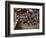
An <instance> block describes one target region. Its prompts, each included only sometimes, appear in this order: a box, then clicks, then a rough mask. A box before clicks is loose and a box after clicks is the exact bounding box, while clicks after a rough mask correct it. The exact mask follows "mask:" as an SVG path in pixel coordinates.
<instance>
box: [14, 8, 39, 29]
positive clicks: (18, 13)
mask: <svg viewBox="0 0 46 38" xmlns="http://www.w3.org/2000/svg"><path fill="white" fill-rule="evenodd" d="M20 29H39V9H35V8H34V9H33V8H14V30H20Z"/></svg>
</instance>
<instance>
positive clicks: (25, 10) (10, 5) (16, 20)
mask: <svg viewBox="0 0 46 38" xmlns="http://www.w3.org/2000/svg"><path fill="white" fill-rule="evenodd" d="M44 17H45V4H44V3H35V2H17V1H5V36H6V37H15V36H29V35H44V34H45V31H44V30H45V29H44V28H45V27H44V26H45V24H44V23H45V22H44V20H45V18H44Z"/></svg>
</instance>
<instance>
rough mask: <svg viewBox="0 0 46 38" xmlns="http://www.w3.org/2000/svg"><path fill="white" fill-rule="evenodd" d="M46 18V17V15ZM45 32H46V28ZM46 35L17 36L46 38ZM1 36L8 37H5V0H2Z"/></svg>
mask: <svg viewBox="0 0 46 38" xmlns="http://www.w3.org/2000/svg"><path fill="white" fill-rule="evenodd" d="M16 1H26V2H44V3H46V0H16ZM45 9H46V4H45ZM45 14H46V13H45ZM45 16H46V15H45ZM45 19H46V17H45ZM45 21H46V20H45ZM45 25H46V24H45ZM45 27H46V26H45ZM45 29H46V28H45ZM45 34H46V30H45ZM45 37H46V35H37V36H24V37H22V36H21V37H16V38H45ZM0 38H6V37H5V0H0ZM14 38H15V37H14Z"/></svg>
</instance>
